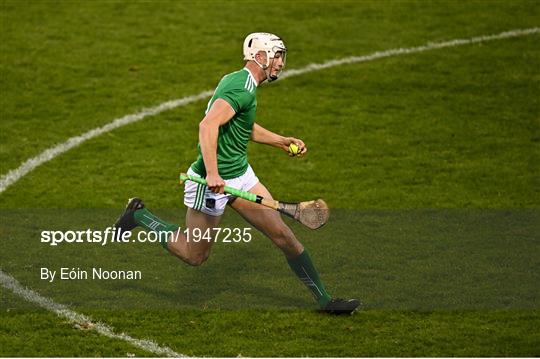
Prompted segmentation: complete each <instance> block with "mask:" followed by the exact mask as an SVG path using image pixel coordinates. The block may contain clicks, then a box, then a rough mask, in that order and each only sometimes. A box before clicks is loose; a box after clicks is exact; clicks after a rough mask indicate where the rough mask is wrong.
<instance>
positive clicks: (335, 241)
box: [0, 1, 540, 356]
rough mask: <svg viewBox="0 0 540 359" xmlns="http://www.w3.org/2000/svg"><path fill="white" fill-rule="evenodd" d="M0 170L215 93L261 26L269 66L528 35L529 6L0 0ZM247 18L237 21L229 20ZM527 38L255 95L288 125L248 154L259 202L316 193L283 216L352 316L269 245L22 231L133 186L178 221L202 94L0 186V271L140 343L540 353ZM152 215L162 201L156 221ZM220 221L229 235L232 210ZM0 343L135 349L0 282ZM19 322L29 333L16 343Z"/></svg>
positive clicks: (535, 81)
mask: <svg viewBox="0 0 540 359" xmlns="http://www.w3.org/2000/svg"><path fill="white" fill-rule="evenodd" d="M1 9H2V11H1V14H0V16H1V38H0V40H1V41H0V53H1V54H2V55H1V61H0V69H1V71H2V76H1V77H0V83H1V86H2V96H1V98H0V101H1V109H0V111H1V118H2V121H1V123H0V170H1V173H2V174H5V173H7V172H8V171H9V170H11V169H14V168H17V167H18V166H19V164H20V163H21V162H23V161H24V160H26V159H27V158H29V157H31V156H35V155H37V154H38V153H40V152H41V151H43V150H45V149H46V148H49V147H51V146H52V145H53V144H56V143H60V142H63V141H65V140H66V139H67V138H69V137H72V136H76V135H79V134H81V133H83V132H85V131H88V130H90V129H92V128H95V127H97V126H102V125H104V124H106V123H108V122H110V121H111V120H113V119H115V118H118V117H122V116H124V115H126V114H129V113H135V112H137V111H139V110H140V109H141V108H144V107H152V106H155V105H157V104H159V103H162V102H164V101H167V100H171V99H175V98H181V97H184V96H189V95H193V94H197V93H199V92H201V91H204V90H210V89H213V88H214V87H215V85H216V84H217V81H218V80H219V79H220V78H221V76H222V75H223V74H225V73H228V72H231V71H233V70H236V69H238V68H240V67H241V66H242V62H241V61H240V60H241V56H240V54H241V43H242V40H243V37H244V36H245V35H246V34H247V33H249V32H253V31H259V30H261V29H263V30H265V31H266V30H268V31H272V32H275V33H278V34H280V35H281V36H282V37H283V38H284V39H285V41H286V44H287V46H288V47H289V49H290V51H289V55H288V64H287V66H288V68H300V67H303V66H305V65H307V64H309V63H314V62H322V61H325V60H329V59H336V58H342V57H346V56H351V55H366V54H371V53H373V52H375V51H382V50H387V49H391V48H399V47H404V48H408V47H414V46H419V45H423V44H426V43H429V42H438V41H446V40H451V39H456V38H470V37H474V36H479V35H489V34H496V33H500V32H502V31H507V30H511V29H517V28H521V29H523V28H531V27H535V26H539V23H540V6H538V4H537V3H536V2H534V1H514V2H511V3H508V2H504V1H490V2H484V1H478V2H466V3H462V2H431V3H426V2H416V1H406V2H397V3H380V2H336V3H332V4H325V3H319V2H294V3H273V4H272V6H267V5H262V4H256V3H250V2H226V3H213V4H212V6H209V4H206V3H204V4H196V3H193V4H190V3H177V2H160V3H157V4H148V3H123V2H80V3H76V2H71V3H58V4H54V6H51V4H49V3H36V2H29V3H27V4H23V3H21V2H12V1H3V2H2V4H1ZM248 14H249V16H248ZM539 39H540V35H538V34H535V35H530V36H526V37H519V38H512V39H505V40H498V41H492V42H487V43H482V44H476V45H467V46H461V47H455V48H446V49H441V50H434V51H430V52H425V53H421V54H411V55H404V56H397V57H392V58H387V59H380V60H376V61H373V62H367V63H361V64H355V65H347V66H340V67H335V68H332V69H328V70H325V71H320V72H316V73H310V74H306V75H303V76H299V77H295V78H290V79H284V80H283V81H278V82H276V83H274V84H272V85H270V86H263V87H262V88H260V89H259V91H258V122H260V123H261V124H262V125H263V126H265V127H267V128H269V129H271V130H273V131H276V132H279V133H283V134H286V135H291V136H296V137H299V138H302V139H303V140H304V141H305V142H306V143H307V145H308V148H309V153H308V156H307V157H305V158H302V159H291V158H289V157H287V156H286V155H284V154H283V153H280V152H279V151H277V150H274V149H270V148H267V147H264V146H259V145H256V144H252V145H250V148H249V156H250V162H251V164H252V165H253V167H254V169H255V171H256V172H257V174H258V176H259V178H260V179H261V181H262V182H263V183H265V184H266V185H267V187H269V189H270V190H271V191H272V193H273V194H274V196H275V197H276V198H279V199H282V200H288V201H296V200H305V199H312V198H315V197H323V198H324V199H325V200H326V201H327V202H328V203H329V205H330V206H331V208H332V209H334V211H333V217H332V220H331V222H330V223H329V225H328V226H327V227H325V228H323V229H322V230H321V231H317V232H310V231H307V230H304V229H303V228H300V226H299V225H297V224H294V223H292V224H291V225H292V226H293V229H294V230H295V231H296V232H298V236H299V238H301V240H302V242H303V243H304V244H305V245H306V247H307V248H308V249H309V250H310V252H311V254H312V256H313V258H314V260H315V263H316V265H317V266H318V268H319V269H320V272H321V274H322V276H323V279H324V280H325V282H326V284H327V286H328V287H329V288H330V290H331V292H332V293H334V294H335V295H338V296H354V297H359V298H360V299H362V300H363V301H364V302H365V310H364V311H362V312H359V313H357V314H356V315H354V316H352V317H348V318H332V317H327V316H323V315H320V314H319V313H316V312H314V311H313V308H314V307H313V303H312V300H311V298H310V297H309V295H308V293H307V291H306V290H305V288H303V287H302V285H301V283H299V282H298V281H297V280H296V279H295V277H294V275H293V274H292V273H291V272H290V271H289V269H288V268H287V267H286V263H285V261H284V259H283V258H282V257H281V255H280V254H279V253H278V251H277V250H276V249H275V248H273V246H272V245H271V244H270V243H269V241H268V240H266V239H264V238H263V237H262V236H260V235H256V236H255V237H256V238H255V239H254V241H253V242H252V243H249V244H246V245H227V244H223V243H220V244H217V245H216V246H215V248H214V250H213V254H212V256H211V258H210V260H209V262H208V263H206V264H205V265H204V266H203V267H201V268H190V267H187V266H184V265H183V264H182V263H180V262H178V261H177V260H175V259H174V258H172V257H171V256H169V255H167V253H165V252H164V251H163V249H162V248H161V247H159V246H157V245H154V246H152V245H129V246H124V247H120V246H105V247H96V246H93V245H80V246H79V245H72V246H69V245H66V246H59V247H49V246H46V245H44V244H41V243H39V231H40V230H42V229H61V228H64V229H83V228H86V227H87V226H90V227H93V228H103V227H104V226H105V225H108V224H109V223H110V222H111V221H113V220H114V218H115V217H116V215H117V212H119V211H120V210H121V207H122V206H123V205H124V203H125V200H126V199H127V198H128V197H130V196H133V195H138V196H141V197H142V198H144V199H145V200H146V202H147V204H148V205H149V207H150V208H152V209H156V211H157V212H159V213H161V214H162V215H164V216H165V217H167V218H168V219H170V220H174V221H177V222H178V223H180V224H183V214H184V209H183V205H182V191H181V188H180V187H179V186H178V184H177V175H178V172H179V171H180V170H185V169H186V168H187V167H188V166H189V164H190V163H191V162H192V161H193V160H194V158H195V156H196V143H197V123H198V122H199V121H200V119H201V118H202V114H203V112H204V109H205V106H206V101H200V102H197V103H193V104H190V105H188V106H185V107H180V108H177V109H175V110H172V111H168V112H164V113H162V114H160V115H157V116H153V117H150V118H148V119H145V120H143V121H142V122H139V123H136V124H133V125H129V126H126V127H123V128H120V129H117V130H115V131H112V132H110V133H108V134H106V135H103V136H101V137H98V138H95V139H93V140H90V141H88V142H86V143H84V144H83V145H81V146H80V147H77V148H75V149H73V150H71V151H69V152H67V153H66V154H63V155H61V156H59V157H57V158H55V159H54V160H52V161H50V162H48V163H46V164H44V165H43V166H41V167H39V168H37V169H36V170H34V171H33V172H31V173H29V174H28V175H27V176H25V177H24V178H23V179H21V180H20V181H19V182H17V183H16V184H14V185H13V186H11V187H9V188H8V189H7V190H6V191H5V192H3V193H2V194H0V196H1V198H2V202H1V203H0V207H1V212H2V222H1V223H2V228H1V232H0V233H1V237H2V239H1V250H0V263H1V268H2V270H4V271H6V272H8V273H10V274H11V275H13V276H14V277H15V278H17V279H18V280H19V281H20V282H21V283H23V284H24V285H27V286H29V287H30V288H32V289H34V290H36V291H38V292H39V293H40V294H42V295H45V296H47V297H50V298H52V299H53V300H55V301H57V302H60V303H64V304H67V305H69V306H70V307H72V308H73V309H74V310H77V311H80V312H82V313H85V314H89V315H91V316H92V317H93V318H94V319H96V320H101V321H104V322H106V323H107V324H110V325H111V326H113V327H114V328H115V329H116V331H117V332H122V331H124V332H126V333H128V334H129V335H132V336H134V337H138V338H146V339H152V340H154V341H156V342H157V343H159V344H162V345H166V346H168V347H170V348H172V349H173V350H175V351H177V352H179V353H183V354H187V355H198V356H237V355H239V354H241V355H243V356H537V355H539V354H540V353H539V352H538V347H539V346H540V338H539V336H538V334H537V331H536V330H535V329H534V328H536V327H538V325H539V324H540V313H539V312H538V306H539V297H540V293H539V290H538V286H536V285H535V283H538V282H539V279H540V278H539V277H540V260H539V257H538V253H539V249H540V248H539V241H538V233H540V229H539V225H538V223H540V220H539V216H540V215H539V212H538V206H539V203H540V194H539V188H540V183H539V182H540V181H539V178H540V176H539V169H538V165H537V164H538V163H540V147H539V141H540V122H539V114H540V106H539V100H538V99H539V98H540V75H539V72H538V70H537V69H538V68H540V46H539V45H538V43H539V41H538V40H539ZM163 208H168V209H170V210H163ZM224 225H226V226H244V224H243V223H242V222H241V221H239V219H238V218H237V217H236V216H234V215H233V214H232V213H229V214H228V215H227V216H226V218H225V219H224ZM41 266H57V267H58V266H66V267H72V266H75V267H76V266H103V267H125V268H134V269H136V268H140V269H141V270H143V272H144V273H145V277H144V278H143V280H142V281H139V282H91V281H87V282H84V281H83V282H57V283H51V284H48V283H46V282H44V281H41V280H40V279H39V268H40V267H41ZM0 303H1V309H2V310H1V312H0V317H1V320H0V355H2V356H125V355H128V354H129V355H131V354H135V355H137V356H145V355H150V354H149V353H147V352H144V351H141V350H138V349H136V348H134V347H132V346H130V345H129V344H127V343H124V342H121V341H118V340H112V339H108V338H104V337H102V336H99V335H98V334H97V333H96V332H94V331H79V330H76V329H73V327H72V326H71V325H70V324H68V323H66V322H64V321H63V320H62V319H59V318H57V317H56V316H55V315H53V314H51V313H48V312H45V311H43V310H40V309H38V308H35V307H34V306H33V305H31V304H28V303H26V302H24V301H23V300H22V299H21V298H19V297H16V296H14V295H13V294H12V293H11V292H9V291H7V290H5V289H4V288H3V287H2V289H1V299H0ZM28 333H32V335H31V336H30V337H29V334H28Z"/></svg>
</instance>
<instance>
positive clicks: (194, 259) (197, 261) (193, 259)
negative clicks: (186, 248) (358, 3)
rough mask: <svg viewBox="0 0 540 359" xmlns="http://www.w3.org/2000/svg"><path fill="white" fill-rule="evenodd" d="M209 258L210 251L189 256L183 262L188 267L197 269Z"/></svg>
mask: <svg viewBox="0 0 540 359" xmlns="http://www.w3.org/2000/svg"><path fill="white" fill-rule="evenodd" d="M209 256H210V251H205V252H199V253H194V254H191V255H189V256H188V257H187V258H186V259H185V262H186V263H187V264H189V265H190V266H193V267H198V266H200V265H201V264H203V263H204V262H206V260H207V259H208V257H209Z"/></svg>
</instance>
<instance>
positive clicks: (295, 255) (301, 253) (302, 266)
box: [231, 182, 331, 308]
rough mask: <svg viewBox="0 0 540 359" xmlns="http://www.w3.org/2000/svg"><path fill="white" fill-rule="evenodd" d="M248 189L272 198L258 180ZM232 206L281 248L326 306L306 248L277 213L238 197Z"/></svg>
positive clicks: (321, 284) (323, 290)
mask: <svg viewBox="0 0 540 359" xmlns="http://www.w3.org/2000/svg"><path fill="white" fill-rule="evenodd" d="M250 192H252V193H255V194H257V195H260V196H262V197H264V198H272V195H271V194H270V192H269V191H268V190H267V189H266V187H265V186H264V185H263V184H261V183H260V182H258V183H257V184H256V185H255V186H254V187H252V188H251V189H250ZM231 207H232V208H234V209H235V210H236V211H237V212H238V213H239V214H240V215H241V216H242V217H244V218H245V219H246V220H247V221H248V222H249V223H251V224H252V225H253V226H254V227H255V228H257V229H258V230H259V231H261V232H262V233H263V234H265V235H266V236H267V237H268V238H270V239H271V240H272V242H273V243H274V244H275V245H276V246H277V247H278V248H279V249H281V251H282V252H283V254H284V255H285V257H286V258H287V262H288V263H289V266H290V267H291V269H292V270H293V271H294V273H295V274H296V275H297V276H298V278H299V279H300V280H301V281H302V282H303V283H304V284H305V285H306V286H307V288H308V289H309V290H310V291H311V293H312V294H313V296H314V297H315V299H316V300H317V302H318V304H319V306H320V307H321V308H325V307H326V306H327V305H328V303H329V302H330V301H331V296H330V295H329V294H328V292H327V291H326V289H325V286H324V284H323V282H322V280H321V279H320V277H319V273H318V272H317V269H316V268H315V266H314V264H313V261H312V260H311V257H310V255H309V253H308V251H307V250H306V249H304V246H303V245H302V244H301V243H300V241H298V239H297V238H296V236H295V235H294V233H293V231H292V230H291V229H290V228H289V226H287V225H286V224H285V222H283V220H282V218H281V216H280V214H279V213H278V212H276V211H274V210H272V209H269V208H264V207H261V206H260V205H258V204H256V203H253V202H249V201H246V200H243V199H241V198H236V199H235V200H234V202H232V203H231Z"/></svg>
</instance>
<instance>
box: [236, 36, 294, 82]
mask: <svg viewBox="0 0 540 359" xmlns="http://www.w3.org/2000/svg"><path fill="white" fill-rule="evenodd" d="M260 51H263V52H264V53H265V54H266V63H265V64H261V63H260V62H259V61H257V59H256V58H255V56H256V55H257V54H258V53H259V52H260ZM276 56H277V57H281V58H282V61H283V65H282V67H281V69H280V71H279V72H278V73H277V74H275V75H272V68H273V65H274V61H275V59H276ZM286 58H287V48H286V47H285V44H284V43H283V40H281V39H280V38H279V36H276V35H274V34H270V33H266V32H255V33H253V34H249V35H248V36H247V37H246V39H245V40H244V60H247V61H249V60H253V61H255V63H257V65H259V67H260V68H261V69H263V71H264V72H265V74H266V78H267V80H268V82H272V81H275V80H277V79H278V77H279V75H280V74H281V71H282V70H283V68H284V67H285V61H286Z"/></svg>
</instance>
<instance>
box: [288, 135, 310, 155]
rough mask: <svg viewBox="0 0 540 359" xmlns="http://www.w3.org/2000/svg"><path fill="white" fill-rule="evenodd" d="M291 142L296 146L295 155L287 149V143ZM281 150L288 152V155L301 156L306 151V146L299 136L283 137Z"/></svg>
mask: <svg viewBox="0 0 540 359" xmlns="http://www.w3.org/2000/svg"><path fill="white" fill-rule="evenodd" d="M291 143H294V144H295V145H297V146H298V151H299V152H298V153H297V154H296V155H293V154H291V153H290V151H289V145H290V144H291ZM283 150H284V151H285V152H287V153H288V154H289V156H297V157H299V156H303V155H305V154H306V152H307V147H306V144H305V143H304V141H302V140H301V139H299V138H294V137H285V144H284V147H283Z"/></svg>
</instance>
